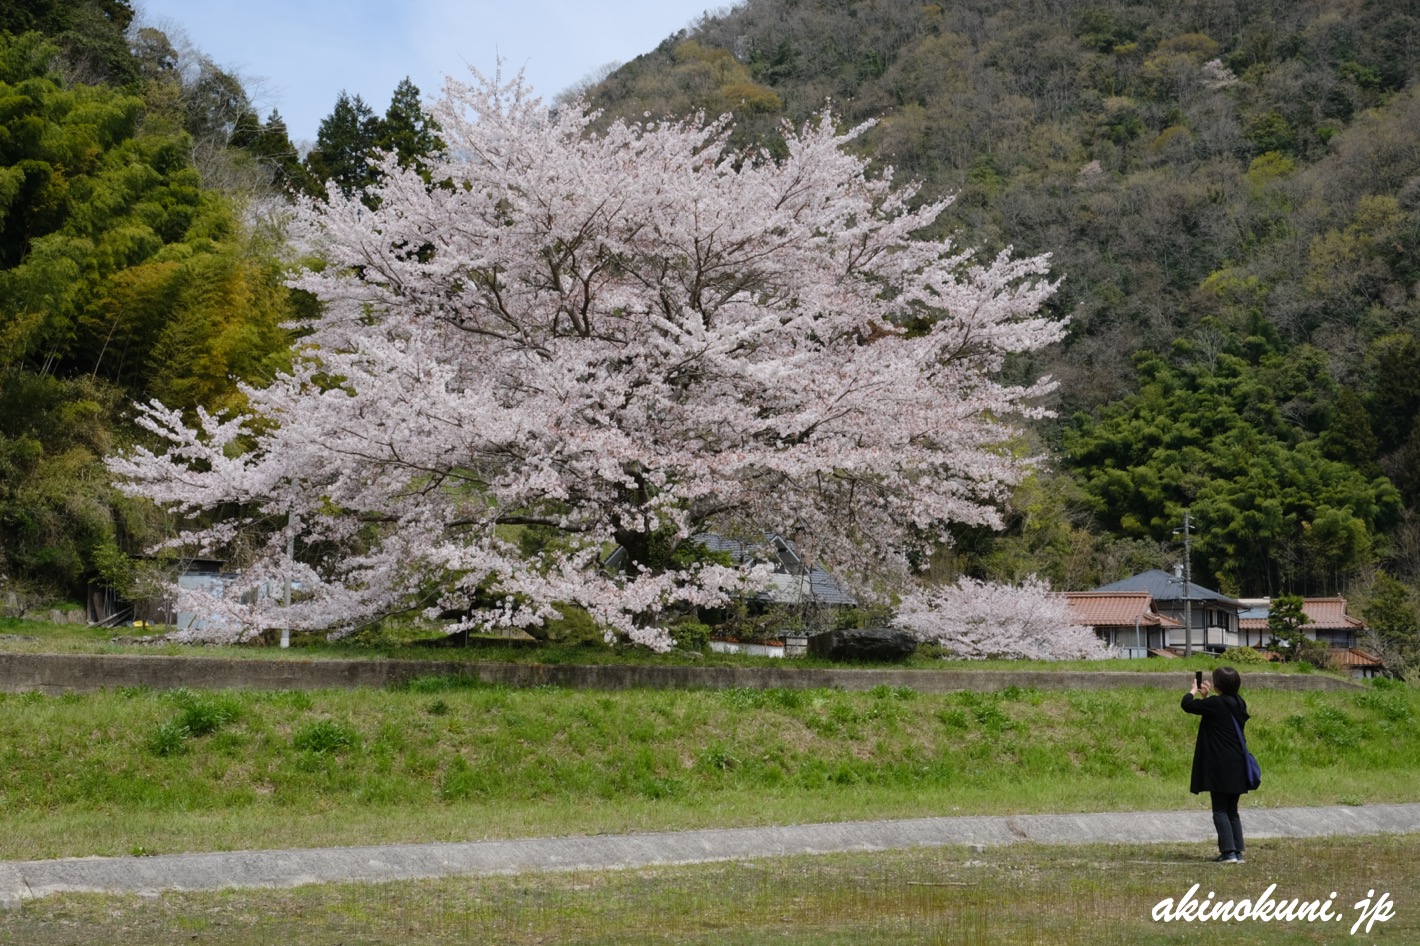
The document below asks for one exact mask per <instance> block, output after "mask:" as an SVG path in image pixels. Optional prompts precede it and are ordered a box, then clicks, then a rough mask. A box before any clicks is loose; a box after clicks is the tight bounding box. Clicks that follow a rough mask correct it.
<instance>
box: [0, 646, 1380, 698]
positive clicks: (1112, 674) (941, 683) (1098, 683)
mask: <svg viewBox="0 0 1420 946" xmlns="http://www.w3.org/2000/svg"><path fill="white" fill-rule="evenodd" d="M437 676H463V677H470V678H474V679H477V680H480V681H482V682H484V683H494V684H503V685H505V686H510V687H531V686H546V685H553V686H561V687H567V688H569V689H590V690H627V689H638V688H640V689H660V690H673V689H725V688H728V687H743V688H745V689H755V690H764V689H772V688H782V689H810V688H817V687H837V688H839V689H842V690H868V689H872V688H873V687H875V686H882V685H887V686H894V687H898V686H904V687H911V688H912V689H914V690H918V691H920V692H923V693H944V692H948V691H953V690H978V691H991V690H1003V689H1005V688H1006V687H1011V686H1015V687H1021V688H1035V689H1040V690H1074V689H1103V688H1109V687H1156V688H1159V689H1164V690H1178V691H1179V692H1183V691H1184V690H1186V689H1187V684H1188V679H1187V677H1188V675H1187V674H1186V673H1184V672H1179V673H1144V672H1135V671H1128V672H1120V671H1058V672H1057V671H1048V670H853V669H845V670H832V669H811V668H793V667H784V668H780V667H657V666H644V665H626V664H609V665H597V666H569V665H551V664H515V663H466V662H456V661H442V660H378V659H375V660H301V659H296V658H291V659H270V658H267V659H246V660H244V659H240V658H224V657H167V656H149V655H144V654H0V692H6V693H24V692H38V693H82V692H87V691H93V690H101V689H106V688H107V689H112V688H116V687H138V686H142V687H149V688H152V689H155V690H169V689H175V688H177V687H188V688H191V689H213V690H218V689H253V690H320V689H349V688H355V687H384V686H390V685H394V684H400V683H405V682H407V681H409V680H413V679H416V678H418V677H437ZM1359 687H1360V684H1356V683H1352V682H1349V681H1346V680H1341V679H1338V678H1336V677H1330V676H1321V675H1314V674H1281V673H1249V672H1247V671H1243V688H1244V690H1245V691H1246V690H1249V689H1272V690H1347V689H1356V688H1359Z"/></svg>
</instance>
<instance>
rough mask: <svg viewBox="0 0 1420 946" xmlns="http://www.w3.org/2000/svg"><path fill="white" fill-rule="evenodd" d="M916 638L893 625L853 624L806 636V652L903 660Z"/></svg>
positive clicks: (830, 657) (835, 657)
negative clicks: (807, 644) (859, 625)
mask: <svg viewBox="0 0 1420 946" xmlns="http://www.w3.org/2000/svg"><path fill="white" fill-rule="evenodd" d="M915 650H917V639H916V638H915V637H913V636H912V635H911V634H909V633H908V632H907V631H904V630H900V629H898V628H895V627H856V628H847V629H845V630H841V631H827V632H825V633H823V634H815V635H814V636H813V637H810V638H809V653H810V654H812V655H813V656H815V657H823V658H826V659H828V660H905V659H906V658H908V657H910V656H912V653H913V651H915Z"/></svg>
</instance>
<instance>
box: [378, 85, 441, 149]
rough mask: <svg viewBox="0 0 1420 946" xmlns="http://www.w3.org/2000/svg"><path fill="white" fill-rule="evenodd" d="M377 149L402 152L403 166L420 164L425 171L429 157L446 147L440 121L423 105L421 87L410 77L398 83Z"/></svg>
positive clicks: (382, 123)
mask: <svg viewBox="0 0 1420 946" xmlns="http://www.w3.org/2000/svg"><path fill="white" fill-rule="evenodd" d="M375 148H376V149H377V150H379V151H388V152H392V153H394V154H396V155H398V156H399V166H400V167H417V168H418V169H419V170H420V171H421V173H423V172H424V170H425V168H426V167H427V161H426V160H425V159H426V158H428V157H429V156H431V155H434V154H438V153H440V152H442V151H443V150H444V142H443V141H442V140H441V139H440V138H439V124H438V122H436V121H434V119H433V117H432V116H431V115H430V114H429V113H428V112H426V111H425V110H424V106H423V105H421V104H420V101H419V87H418V86H416V85H415V84H414V83H413V82H411V81H410V80H409V77H408V76H406V77H405V78H403V79H401V80H400V83H399V85H397V86H395V89H394V95H393V96H392V97H391V98H390V105H389V108H388V109H386V110H385V117H384V121H382V122H381V123H380V125H379V134H377V135H376V136H375Z"/></svg>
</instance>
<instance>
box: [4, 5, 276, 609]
mask: <svg viewBox="0 0 1420 946" xmlns="http://www.w3.org/2000/svg"><path fill="white" fill-rule="evenodd" d="M115 9H117V7H115ZM125 22H126V20H125ZM140 38H141V39H142V42H141V43H139V44H137V47H136V48H138V49H139V52H140V54H141V55H140V56H139V58H138V59H137V61H138V62H139V63H140V64H141V65H142V66H143V68H144V69H145V70H149V71H151V72H152V76H151V77H150V78H149V80H148V82H149V84H148V86H146V87H144V90H143V94H142V95H141V96H140V95H139V94H134V92H133V90H132V89H124V90H119V89H114V88H110V87H106V86H101V85H85V84H83V83H81V82H77V81H74V80H73V79H72V78H71V77H68V76H64V75H61V74H59V73H57V72H55V71H53V62H54V55H53V54H54V51H55V48H54V47H53V46H49V45H47V44H46V43H45V42H44V41H43V40H42V39H41V38H40V37H39V36H38V35H36V34H27V35H24V36H19V37H13V36H0V116H3V124H0V311H3V312H4V313H5V318H4V319H3V320H0V473H3V476H0V572H10V573H13V574H15V575H17V576H21V577H24V578H26V579H28V580H32V581H38V582H40V583H43V584H47V585H50V586H52V587H54V588H56V589H59V590H62V592H63V593H65V594H69V595H75V596H77V595H79V594H80V593H81V592H82V589H83V585H84V582H85V580H86V579H88V578H97V579H98V580H99V581H100V582H101V583H102V584H104V585H105V586H107V587H110V588H115V589H117V590H119V591H124V592H126V591H128V590H129V589H128V588H127V587H126V585H128V584H129V583H130V582H131V581H132V580H133V579H134V571H133V562H132V560H131V558H130V557H129V556H130V554H131V553H134V552H137V551H139V550H140V549H142V548H144V547H146V546H147V545H148V544H150V543H151V542H152V541H153V539H154V538H155V531H154V530H155V528H156V527H157V526H158V524H159V522H160V520H159V517H158V516H157V514H156V512H155V511H154V510H152V509H150V508H147V507H145V506H144V505H143V504H141V503H136V502H133V501H131V500H127V499H125V498H124V497H122V496H120V495H119V494H118V493H117V492H116V491H115V490H114V489H113V488H112V486H111V485H110V483H109V479H108V476H107V473H106V472H105V471H104V470H103V468H102V466H101V461H102V458H103V457H104V455H106V454H107V453H109V452H111V451H113V450H114V449H117V448H119V447H121V446H123V445H125V443H126V442H127V441H128V440H129V439H130V438H131V437H132V436H133V433H132V432H131V431H130V430H129V428H127V426H126V423H127V421H126V418H125V417H124V414H125V412H126V403H127V402H128V401H129V400H131V399H147V398H153V397H157V398H160V399H162V400H164V401H166V402H167V403H168V404H170V405H172V406H175V407H181V408H186V409H195V408H196V407H198V406H199V405H200V406H204V407H207V408H209V409H212V410H221V409H224V408H232V407H239V406H240V405H241V403H242V397H241V395H240V394H239V393H238V390H237V383H238V382H239V381H261V380H263V379H265V378H269V377H270V376H271V375H272V374H273V373H274V371H275V370H276V369H277V368H278V367H279V366H281V365H282V364H284V363H285V360H286V358H287V355H286V349H287V347H288V345H289V336H288V334H287V332H286V331H285V330H284V329H283V328H281V325H282V323H283V322H285V321H287V320H289V319H290V318H291V317H292V315H293V313H294V309H293V307H292V304H291V298H290V294H289V292H288V290H286V288H285V287H284V285H283V284H282V281H283V278H284V277H283V273H282V269H281V267H280V265H279V264H278V263H276V262H275V261H274V259H272V258H271V257H269V256H267V255H266V250H265V249H264V248H262V247H261V246H259V245H258V244H256V243H254V242H252V241H250V240H249V239H248V237H247V236H246V235H245V234H243V233H242V231H241V228H240V226H239V225H238V221H237V215H236V209H235V207H234V206H233V205H232V203H231V202H230V201H229V200H228V199H227V198H225V197H223V196H221V195H219V194H218V193H216V192H215V191H212V190H208V189H205V188H204V187H203V180H202V177H201V175H200V174H199V172H198V170H197V169H196V168H195V167H194V166H193V164H192V160H191V156H192V154H193V153H194V148H193V144H192V140H191V138H190V137H189V135H188V134H187V133H186V132H184V131H183V130H181V128H180V126H179V125H177V124H172V123H168V122H166V121H165V119H164V117H163V113H162V112H161V111H160V110H158V109H156V107H155V105H154V99H153V89H154V88H156V87H157V84H159V83H161V82H167V81H170V80H169V78H165V77H166V76H167V75H168V73H169V72H171V69H172V59H171V56H174V55H175V54H174V53H173V52H172V47H171V45H170V44H167V42H166V37H163V36H162V34H160V33H156V31H151V32H149V33H146V34H144V35H142V36H141V37H140ZM146 74H147V73H145V75H146ZM204 75H207V78H208V80H210V81H208V82H207V84H206V85H205V86H204V85H203V84H202V80H199V82H198V85H199V86H202V88H204V89H206V90H207V92H208V93H210V94H209V95H208V96H207V100H206V101H207V104H206V105H203V104H201V102H199V101H198V100H195V99H194V100H191V101H189V103H188V105H189V107H190V108H195V109H198V111H200V112H202V114H203V115H205V116H206V117H205V118H203V119H202V120H203V121H222V120H223V119H221V118H220V116H218V115H217V113H218V112H219V111H220V110H221V109H220V108H219V107H218V106H219V105H222V103H221V102H218V101H217V99H219V98H220V99H222V101H224V102H226V105H230V106H232V108H236V107H237V106H238V105H241V103H244V102H245V93H244V92H242V91H241V89H240V84H239V83H237V82H236V80H235V79H233V78H232V77H231V76H230V75H227V74H226V73H220V74H218V73H215V72H214V73H211V74H210V75H209V74H207V73H204ZM171 81H176V80H175V79H172V80H171ZM199 91H200V90H199ZM209 106H210V107H209ZM177 107H178V106H176V105H174V106H173V108H174V109H176V108H177ZM222 107H226V106H222ZM238 110H239V109H238ZM196 114H197V113H196V112H194V113H192V116H190V118H191V120H192V121H197V118H196V117H193V116H196ZM238 117H239V116H238ZM233 121H235V119H233ZM189 124H191V121H190V122H189ZM211 131H212V130H211V129H208V132H211ZM229 131H230V130H229ZM204 133H206V132H204ZM212 133H214V134H215V132H212ZM224 133H226V132H224Z"/></svg>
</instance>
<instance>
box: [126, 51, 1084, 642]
mask: <svg viewBox="0 0 1420 946" xmlns="http://www.w3.org/2000/svg"><path fill="white" fill-rule="evenodd" d="M434 118H435V120H436V121H437V122H438V124H439V127H440V128H441V129H442V130H443V131H442V134H443V136H444V139H445V141H446V142H447V144H448V148H447V151H446V152H445V153H443V154H441V155H437V156H434V157H431V158H429V159H428V161H429V167H428V168H427V169H425V170H424V173H422V174H421V173H416V172H415V171H412V170H409V169H406V168H402V167H400V165H399V161H398V156H396V155H390V156H388V157H387V158H386V159H385V160H383V162H382V163H380V165H379V168H378V171H379V174H378V183H377V184H376V185H374V186H373V188H372V189H371V192H370V193H369V194H368V195H367V196H368V198H369V199H366V200H362V199H361V195H349V196H347V195H343V194H341V193H339V192H338V191H337V190H335V189H332V190H331V191H330V192H329V194H328V196H327V197H326V199H325V200H323V201H319V202H311V201H308V202H306V203H303V204H302V205H300V207H299V209H298V211H297V215H296V220H295V223H294V228H293V232H294V234H295V238H296V240H297V241H298V245H299V248H300V250H301V251H302V252H303V253H305V254H307V256H306V258H309V259H318V260H320V261H321V262H320V264H319V265H313V266H311V267H310V268H309V269H306V270H305V271H304V272H302V273H301V274H300V275H299V276H298V277H296V278H295V279H294V281H293V283H292V285H293V286H296V287H298V288H300V289H304V290H306V291H308V292H310V293H313V294H314V295H315V296H316V297H317V298H318V299H319V300H320V301H321V303H322V306H321V312H320V314H319V316H317V317H315V318H313V319H312V320H311V321H310V322H309V323H306V324H303V325H302V326H300V328H301V329H302V330H303V332H304V333H305V334H304V343H303V348H302V350H301V352H300V353H299V357H298V359H297V361H296V363H295V365H294V367H293V368H292V369H291V371H290V372H289V373H287V374H283V375H281V376H280V377H277V378H276V379H275V380H274V382H272V383H271V384H270V385H269V386H266V387H262V388H249V389H247V391H246V395H247V397H248V398H249V401H250V410H249V411H248V412H247V413H245V414H243V415H241V416H223V417H214V416H208V415H205V414H199V415H198V416H197V418H196V419H195V421H193V422H191V423H189V422H188V421H186V420H185V419H184V418H183V417H182V416H180V415H179V413H178V412H176V411H173V410H170V409H168V408H165V407H164V406H162V405H159V404H149V405H146V406H144V407H143V409H142V423H144V424H145V425H146V426H147V427H148V429H149V430H150V431H152V432H154V433H155V434H157V435H159V436H160V437H162V438H163V439H164V440H165V441H166V442H167V443H168V446H167V447H166V448H165V449H164V450H161V451H149V450H143V449H139V450H137V451H135V452H133V453H131V454H129V455H128V456H126V457H123V458H119V459H115V460H114V461H113V463H112V468H113V469H114V470H115V471H116V472H117V473H118V474H120V476H121V478H122V480H123V481H124V482H125V483H126V488H127V489H129V490H131V491H132V492H134V493H140V494H143V495H147V496H150V497H152V498H153V499H155V500H157V501H158V502H160V503H162V504H164V505H165V506H167V507H169V508H171V509H173V510H175V511H177V512H179V513H182V514H186V515H188V516H191V517H194V518H193V520H192V521H193V522H194V525H192V527H191V528H189V529H188V530H187V531H185V532H183V533H182V534H181V535H180V536H179V537H178V539H177V540H176V542H175V543H174V544H175V545H178V546H181V547H183V548H186V549H190V550H197V551H200V552H201V553H202V554H205V555H222V556H226V557H227V558H228V559H229V560H232V561H234V562H236V563H237V564H238V565H240V567H241V574H242V576H243V581H244V582H245V586H247V587H258V586H263V585H264V586H268V587H271V586H274V585H276V584H279V583H280V582H281V581H282V580H283V579H284V577H285V576H286V574H287V573H288V572H290V573H292V574H294V576H295V578H296V580H297V581H298V582H299V584H300V589H301V591H300V594H298V596H297V597H298V600H297V601H296V602H294V603H293V604H292V605H291V606H290V608H289V611H286V610H285V609H282V608H280V607H279V598H280V596H279V595H266V596H262V595H248V597H249V598H250V599H252V600H251V601H249V602H248V603H245V604H243V603H241V602H239V601H236V600H217V599H215V598H209V600H205V601H203V602H202V603H201V606H202V607H203V608H205V609H207V610H209V611H212V612H216V613H220V614H221V615H223V616H224V619H225V625H224V626H225V627H226V628H228V629H229V630H227V631H225V632H224V633H225V634H227V635H229V636H241V635H242V634H246V633H251V632H253V631H254V630H259V629H261V628H263V627H272V626H284V625H287V624H289V625H290V626H294V627H305V628H327V629H329V628H340V627H349V626H352V625H354V624H355V623H357V622H359V621H362V620H366V619H368V618H370V617H371V616H374V615H379V614H381V613H387V612H392V611H395V610H399V609H402V608H409V607H411V606H422V607H427V608H429V609H430V611H429V613H431V614H435V613H439V612H443V613H448V612H450V611H458V612H459V613H460V614H461V615H462V617H461V618H460V619H459V620H458V621H457V622H455V623H454V624H451V625H450V627H451V628H460V627H471V626H475V625H480V626H490V627H491V626H509V625H511V626H521V627H528V626H532V625H535V624H538V623H539V622H542V621H544V620H547V619H549V618H551V617H554V616H555V615H556V614H557V613H558V611H557V609H558V607H559V606H562V605H567V604H573V605H577V606H580V607H582V608H585V609H586V610H587V611H588V612H590V613H591V614H592V616H593V617H595V618H596V619H597V620H598V621H599V622H601V624H602V625H603V626H604V627H607V628H609V629H610V631H611V633H614V634H619V635H622V636H623V637H625V638H629V639H631V640H634V641H638V642H641V643H644V644H647V645H650V646H652V647H658V648H660V647H666V646H668V645H669V643H670V640H669V637H668V636H667V633H666V631H665V630H663V629H662V628H661V626H660V622H661V621H662V619H663V616H664V615H665V614H666V613H667V612H668V611H670V610H672V609H675V608H678V607H684V606H690V605H698V606H713V605H717V604H721V603H724V602H725V601H726V600H727V597H728V596H729V595H731V594H734V593H737V592H741V591H744V590H748V589H750V588H753V587H756V586H757V585H758V584H760V583H762V581H763V580H764V578H765V576H764V573H763V570H762V569H760V570H756V569H755V568H753V567H750V566H748V565H744V566H731V565H728V564H726V563H724V562H717V561H714V560H712V559H713V557H711V556H706V555H702V554H698V553H697V551H696V550H697V548H698V546H697V545H696V543H695V539H694V537H695V536H696V535H697V534H700V533H703V532H707V531H714V532H718V533H721V534H729V535H741V536H748V535H761V534H763V533H765V532H769V531H773V532H777V533H779V534H783V535H787V536H789V537H791V538H792V539H794V540H795V542H796V543H797V545H798V547H799V549H800V551H801V552H803V553H804V554H805V556H806V557H808V558H810V559H811V560H815V561H820V562H824V563H826V564H830V565H833V566H836V567H838V568H840V569H843V570H844V571H845V572H846V573H848V574H854V573H857V574H863V573H865V572H866V571H867V570H868V567H867V566H868V565H871V567H872V569H873V570H875V571H876V572H877V573H878V574H879V575H882V574H889V575H892V576H896V577H898V578H901V577H903V576H905V575H907V574H908V573H909V571H910V569H909V568H908V565H907V563H908V561H909V560H910V559H911V558H912V557H914V556H918V557H920V556H921V555H922V554H923V553H924V552H925V551H926V550H928V549H930V548H931V547H932V546H933V545H934V544H935V543H938V542H940V541H942V540H943V539H944V538H945V535H946V529H947V526H948V525H949V524H951V523H966V524H973V525H988V526H995V525H998V524H999V511H998V510H999V506H1000V504H1001V502H1002V501H1003V500H1004V498H1005V496H1006V494H1007V493H1008V491H1009V488H1010V487H1011V485H1012V484H1013V483H1014V482H1016V480H1017V479H1018V476H1019V474H1020V473H1021V471H1022V466H1023V463H1022V461H1021V460H1020V459H1019V458H1017V457H1015V456H1014V455H1013V452H1012V451H1011V450H1010V449H1009V448H1008V441H1009V439H1010V438H1011V437H1012V435H1013V428H1012V426H1011V424H1012V422H1013V419H1015V418H1020V417H1022V416H1030V415H1033V414H1035V413H1038V412H1039V409H1038V407H1036V406H1035V405H1037V404H1038V399H1039V396H1040V395H1042V394H1043V393H1045V392H1047V391H1048V390H1050V388H1051V387H1052V384H1051V382H1049V381H1048V380H1044V379H1043V380H1041V381H1039V382H1037V383H1032V384H1027V385H1024V386H1013V385H1010V384H1006V383H1003V382H1002V381H1001V380H999V379H998V374H999V369H1000V368H1001V366H1002V363H1003V359H1004V358H1005V357H1006V356H1007V355H1008V354H1010V353H1015V352H1028V351H1031V350H1034V349H1038V348H1040V347H1042V346H1044V345H1047V344H1049V343H1051V342H1054V341H1056V340H1057V339H1059V338H1060V337H1061V335H1062V333H1063V326H1062V323H1061V322H1060V321H1059V320H1055V319H1052V318H1049V317H1047V316H1045V315H1043V314H1041V313H1040V308H1041V305H1042V303H1043V302H1044V301H1045V300H1046V299H1047V298H1048V297H1049V295H1050V294H1051V292H1052V291H1053V289H1054V285H1053V284H1052V283H1051V282H1050V281H1049V280H1048V278H1047V276H1046V273H1047V264H1048V260H1047V258H1045V257H1034V258H1027V259H1014V258H1012V257H1011V256H1010V255H1009V253H1002V254H1000V255H998V256H995V257H993V258H986V259H981V258H978V257H977V256H976V255H975V254H973V253H972V251H971V250H970V249H966V248H962V247H959V246H958V245H957V244H956V243H955V242H954V241H953V240H950V239H935V238H925V237H922V236H921V235H920V234H922V233H924V232H926V231H928V230H929V228H931V227H932V225H933V223H934V222H935V221H937V219H938V217H939V216H940V214H941V213H942V211H943V210H944V209H945V208H946V206H947V204H948V201H946V200H937V201H926V202H921V203H920V204H919V202H918V201H917V199H916V198H917V195H916V193H915V191H914V189H913V188H912V187H909V186H898V185H896V184H895V183H894V181H893V179H892V174H891V171H890V170H884V171H882V172H880V173H876V174H873V173H869V168H868V166H867V163H866V162H865V161H864V160H863V159H861V158H859V157H856V156H854V155H852V154H850V153H849V151H848V147H847V146H848V144H849V143H850V142H851V141H852V140H853V139H854V138H855V137H856V136H857V135H859V134H860V133H861V132H862V131H863V128H856V129H852V130H849V131H846V132H845V131H840V130H838V129H836V128H835V125H834V122H833V119H832V116H831V115H830V114H829V113H828V112H827V111H825V112H824V113H823V114H822V115H820V116H818V117H817V118H816V119H815V120H814V121H811V122H809V123H808V124H807V125H806V126H804V127H803V128H799V129H795V128H792V127H789V126H786V127H785V128H784V129H783V135H784V142H785V147H784V149H783V154H782V156H781V157H771V156H770V155H768V154H766V153H760V152H754V153H745V152H739V151H735V150H732V149H731V148H730V147H729V146H728V144H727V137H728V136H727V130H728V123H727V120H726V119H721V120H718V121H711V122H704V121H702V120H694V121H652V120H649V119H648V120H646V121H645V122H642V123H626V122H622V121H615V122H611V123H610V124H609V125H607V126H606V127H605V129H604V130H599V129H598V127H597V124H596V120H597V118H598V116H596V115H594V114H589V113H588V112H586V111H585V110H583V109H581V108H580V107H577V106H569V107H561V108H558V109H556V110H550V109H548V108H547V107H545V106H544V105H543V104H542V103H541V102H540V100H538V99H536V98H535V97H533V96H532V95H531V94H530V92H529V91H528V90H527V89H526V88H525V86H524V85H523V84H522V82H521V80H514V81H512V82H507V83H504V82H502V81H500V80H499V79H496V78H495V79H485V78H483V77H481V76H477V75H475V81H474V82H473V83H472V84H463V83H460V82H457V81H454V80H450V81H449V82H448V84H447V86H446V89H445V95H444V98H443V99H442V101H441V102H439V103H438V104H437V105H436V106H435V108H434ZM428 182H433V183H432V184H431V183H428ZM233 509H237V510H240V513H239V514H238V515H235V516H228V517H226V518H222V519H217V520H215V524H212V523H214V519H213V516H214V515H215V513H217V512H219V511H227V510H233ZM202 517H206V518H205V519H204V518H202ZM202 522H206V523H209V524H205V525H202V524H199V523H202ZM288 538H293V539H294V544H295V548H296V552H297V554H296V555H295V556H294V558H295V561H294V563H292V562H289V561H288V556H287V551H286V550H287V545H288ZM617 546H620V547H621V548H622V549H624V550H625V553H626V554H625V556H624V563H625V564H624V566H623V567H622V568H621V569H620V570H618V571H617V573H615V574H609V573H607V571H606V570H605V569H603V568H602V567H601V566H600V563H601V562H602V561H603V560H604V558H605V557H606V556H607V554H608V552H609V551H610V550H611V549H613V548H615V547H617ZM619 558H621V557H620V556H619ZM865 563H866V564H865ZM190 603H191V602H190Z"/></svg>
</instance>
